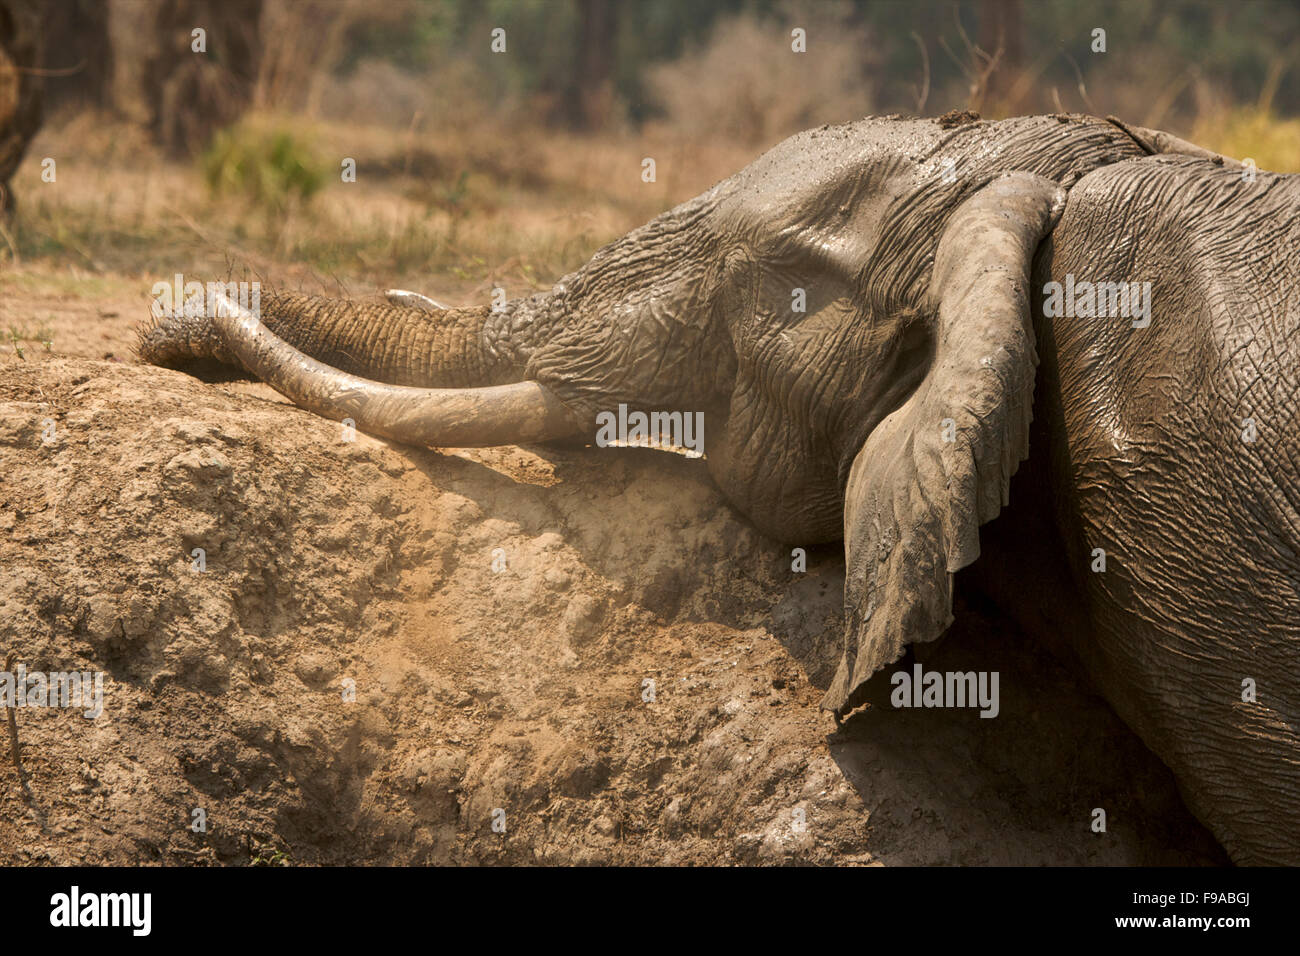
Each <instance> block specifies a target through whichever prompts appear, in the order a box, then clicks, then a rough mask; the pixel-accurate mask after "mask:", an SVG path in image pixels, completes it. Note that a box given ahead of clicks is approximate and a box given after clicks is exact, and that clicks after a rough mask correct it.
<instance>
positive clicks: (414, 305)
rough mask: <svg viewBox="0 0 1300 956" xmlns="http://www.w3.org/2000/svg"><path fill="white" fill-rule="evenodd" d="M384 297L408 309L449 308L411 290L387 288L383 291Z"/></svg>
mask: <svg viewBox="0 0 1300 956" xmlns="http://www.w3.org/2000/svg"><path fill="white" fill-rule="evenodd" d="M384 298H385V299H387V300H388V301H389V302H391V303H392V304H393V305H401V306H405V307H406V308H408V309H419V310H420V311H421V312H445V311H446V310H447V309H448V308H450V306H446V305H443V304H442V303H441V302H436V301H434V300H433V299H430V298H429V297H428V296H427V295H420V293H418V292H411V291H409V290H407V289H389V290H388V291H386V292H385V293H384Z"/></svg>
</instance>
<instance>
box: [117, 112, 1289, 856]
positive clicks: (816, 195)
mask: <svg viewBox="0 0 1300 956" xmlns="http://www.w3.org/2000/svg"><path fill="white" fill-rule="evenodd" d="M1295 183H1296V180H1295V178H1294V177H1274V176H1269V175H1267V174H1259V176H1258V178H1257V180H1256V181H1255V182H1253V183H1249V184H1248V183H1247V180H1246V179H1245V178H1243V177H1242V175H1241V172H1240V169H1239V167H1238V168H1233V164H1231V163H1230V162H1227V161H1225V160H1223V159H1222V158H1220V157H1216V156H1213V155H1212V154H1209V153H1206V152H1205V151H1204V150H1201V149H1200V148H1199V147H1195V146H1192V145H1191V144H1187V143H1185V142H1183V141H1180V140H1177V139H1176V138H1174V137H1170V136H1168V134H1165V133H1161V132H1159V131H1150V130H1141V129H1138V128H1136V127H1133V128H1130V127H1126V126H1124V125H1123V124H1119V123H1113V122H1106V121H1102V120H1098V119H1094V118H1089V117H1075V116H1059V117H1058V116H1049V117H1027V118H1020V119H1013V120H1005V121H1001V122H996V123H984V122H957V123H956V124H955V125H954V124H953V123H936V122H933V121H899V120H890V119H869V120H863V121H861V122H858V123H853V124H848V125H845V126H838V127H824V128H822V129H819V130H812V131H809V132H806V133H803V134H800V135H798V136H795V137H792V138H791V139H789V140H787V141H786V142H784V143H782V144H780V145H779V146H777V147H775V148H774V149H773V150H771V151H770V152H769V153H767V154H766V155H764V156H763V157H761V158H760V159H759V160H757V161H756V162H755V163H753V164H752V165H751V166H749V167H747V168H746V169H744V170H742V171H741V172H739V173H737V174H736V175H735V176H733V177H731V178H729V179H727V180H725V181H723V182H722V183H719V184H718V185H717V186H715V187H714V188H713V189H711V190H709V191H708V192H706V193H704V194H703V195H701V196H699V197H697V198H695V199H693V200H691V201H689V202H687V203H684V204H682V205H681V206H678V207H677V208H675V209H673V210H670V211H669V212H667V213H665V214H663V215H662V216H660V217H658V218H656V219H655V220H653V221H652V222H650V223H648V224H647V225H646V226H643V227H642V228H640V229H638V230H635V231H633V232H632V233H629V234H628V235H627V236H625V237H624V238H622V239H620V240H618V241H617V242H614V243H612V244H610V245H609V246H606V247H605V248H603V249H601V250H600V251H599V252H597V253H596V255H595V256H594V257H593V258H592V260H591V261H590V262H589V263H588V264H587V265H585V266H584V267H583V268H581V269H579V270H578V271H577V272H575V273H573V274H572V275H570V276H567V277H565V278H564V279H562V280H560V282H558V283H557V284H556V286H555V288H554V289H553V290H552V291H551V292H550V293H548V294H545V295H540V296H534V297H532V298H530V299H527V300H521V301H519V302H516V303H512V304H511V305H510V306H509V307H508V308H507V310H505V311H504V312H501V313H492V312H489V311H487V310H478V311H475V310H448V311H445V312H441V313H433V314H430V313H425V312H420V311H418V310H416V309H400V308H392V307H388V306H384V307H368V306H367V307H362V308H357V307H345V306H342V305H339V304H331V303H328V302H327V301H326V300H311V301H309V302H298V301H291V300H289V299H278V298H275V297H272V298H271V299H270V300H269V303H270V305H269V311H270V317H269V318H267V319H266V322H267V326H268V327H269V328H271V329H272V330H273V331H275V332H276V333H277V334H278V335H279V336H281V337H282V338H283V339H284V341H285V342H287V343H288V345H289V346H293V347H296V348H298V349H301V350H302V351H304V352H307V353H308V354H310V355H313V356H315V357H317V358H320V359H322V360H324V361H326V362H329V363H330V364H334V365H337V366H339V367H340V368H342V369H343V370H344V371H346V372H348V373H351V374H355V375H361V376H366V377H370V378H375V379H382V380H386V381H391V382H398V383H401V384H413V385H421V386H426V387H445V386H478V385H485V384H494V383H499V382H502V381H518V380H521V379H526V380H531V381H533V382H536V383H539V384H540V386H542V387H543V388H544V389H546V390H548V394H552V395H554V396H556V397H558V399H559V400H560V401H561V402H562V403H563V406H564V407H565V408H566V409H567V410H568V411H569V412H570V413H572V415H573V417H574V421H575V422H576V423H577V425H578V432H579V434H583V433H585V434H587V435H594V434H595V429H596V426H595V416H596V414H597V413H599V412H601V411H609V410H613V409H614V408H615V407H616V406H617V405H618V404H619V403H624V402H625V403H627V404H628V405H630V406H633V407H636V408H641V409H645V410H670V411H672V410H677V411H695V410H699V411H704V412H705V414H706V429H705V452H706V455H707V457H708V465H709V471H710V474H711V475H712V476H713V478H714V480H715V481H716V482H717V483H718V485H719V487H720V488H721V489H722V490H723V492H724V493H725V494H726V496H727V497H728V499H729V500H730V501H731V502H732V503H733V504H734V505H735V506H736V507H737V509H738V510H740V511H741V512H743V513H744V514H746V515H747V516H749V517H750V518H751V519H752V520H753V521H754V523H755V524H756V525H757V526H758V527H759V528H761V529H762V530H764V531H765V532H767V533H768V534H770V535H772V536H773V537H776V538H778V539H780V540H783V541H789V542H791V543H793V544H798V545H807V544H811V543H814V542H818V541H825V540H831V539H837V538H840V537H843V538H844V540H845V550H846V584H845V596H844V601H845V610H846V618H847V620H846V634H845V644H844V653H843V657H842V659H841V661H840V663H839V670H838V671H837V673H836V676H835V678H834V679H833V680H832V682H831V685H830V687H829V689H828V691H827V695H826V698H825V700H824V706H826V707H828V708H830V709H832V710H834V711H836V712H837V713H839V714H844V713H847V712H848V711H849V710H851V709H852V708H853V707H854V706H855V705H856V704H857V703H859V702H861V701H862V700H863V699H865V695H866V692H867V685H868V682H869V679H870V678H871V676H872V674H873V673H877V672H879V671H880V670H881V669H882V668H884V667H886V666H887V665H889V664H890V663H892V662H894V661H896V660H897V659H898V658H899V656H900V655H901V654H902V653H903V651H904V649H905V647H906V646H907V645H908V644H913V643H917V642H926V641H932V640H934V639H936V638H937V637H939V636H940V635H941V634H942V633H943V632H944V630H945V629H946V627H947V625H948V624H949V622H950V621H951V603H952V575H953V574H954V572H956V571H958V570H961V569H962V568H964V567H966V566H968V565H970V564H971V563H972V562H974V561H976V559H977V558H978V557H979V555H980V532H979V526H980V524H981V523H983V522H987V521H990V520H991V519H992V518H994V517H995V516H996V515H997V514H998V512H999V510H1000V509H1001V508H1002V507H1003V506H1004V505H1006V504H1007V503H1008V500H1009V497H1013V496H1011V492H1010V489H1011V487H1012V485H1013V483H1012V480H1011V476H1012V474H1013V473H1014V472H1015V471H1016V469H1017V466H1018V464H1019V463H1020V462H1021V461H1022V460H1023V459H1024V458H1025V457H1026V455H1027V454H1030V452H1031V444H1032V448H1033V454H1035V455H1038V456H1039V458H1040V459H1046V460H1037V461H1033V462H1032V469H1031V470H1032V471H1033V472H1034V474H1035V475H1036V476H1038V477H1039V478H1041V486H1038V487H1035V486H1033V485H1030V487H1029V490H1028V492H1027V493H1026V494H1025V500H1026V504H1027V505H1029V506H1031V507H1032V509H1033V517H1034V519H1035V520H1034V521H1025V520H1024V518H1025V516H1024V515H1023V514H1021V515H1014V516H1013V517H1014V518H1015V519H1016V520H1017V521H1020V522H1021V523H1020V524H1018V525H1017V524H1015V523H1011V522H1005V521H1004V522H1001V523H1000V524H1002V525H1003V527H1002V528H1000V529H999V530H997V531H994V532H993V533H992V534H987V535H986V537H987V538H988V539H989V540H990V541H993V542H996V543H995V545H994V547H995V553H994V554H991V555H986V556H985V558H986V559H985V560H984V561H982V562H981V564H983V565H984V566H985V570H988V569H1001V570H1003V571H1004V572H1008V573H1010V574H1011V575H1014V577H1011V578H1010V579H1009V580H1010V582H1011V584H1010V586H1008V585H1007V580H1008V578H1007V574H1005V573H1004V574H1003V576H1002V578H1003V586H1002V587H1001V588H1000V589H999V588H998V587H994V588H992V590H993V591H994V592H996V593H1000V594H1002V595H1004V596H1009V603H1010V604H1011V605H1012V606H1013V609H1014V610H1017V611H1018V612H1020V613H1022V616H1023V617H1024V618H1025V619H1027V620H1032V621H1033V622H1034V623H1036V625H1037V626H1038V627H1040V628H1042V629H1043V630H1044V631H1046V632H1051V631H1053V630H1061V631H1063V632H1065V636H1066V638H1067V640H1068V643H1070V644H1072V645H1073V646H1074V648H1075V649H1076V650H1077V651H1078V653H1079V656H1080V657H1081V658H1082V660H1083V661H1084V663H1085V666H1086V667H1087V669H1088V671H1089V672H1090V673H1091V675H1092V677H1093V679H1094V680H1095V682H1096V683H1097V685H1098V687H1099V688H1100V689H1101V691H1102V693H1103V694H1104V695H1105V696H1106V698H1107V699H1108V700H1109V701H1110V702H1111V703H1112V704H1113V705H1114V706H1115V707H1116V709H1117V710H1118V711H1119V712H1120V713H1121V714H1122V715H1123V716H1124V717H1125V718H1126V719H1128V720H1129V721H1130V722H1131V723H1132V724H1133V726H1134V727H1135V729H1137V731H1138V732H1139V733H1140V734H1141V735H1142V736H1143V739H1144V740H1145V741H1146V742H1147V743H1148V745H1149V746H1151V747H1152V749H1153V750H1154V751H1155V752H1156V753H1157V754H1159V755H1160V756H1161V757H1162V758H1163V759H1164V760H1165V761H1166V762H1168V763H1169V764H1170V766H1171V767H1172V768H1173V769H1174V770H1175V772H1176V773H1177V774H1178V777H1179V782H1180V785H1181V787H1182V788H1183V790H1184V792H1185V793H1186V795H1187V798H1188V802H1189V805H1190V806H1192V808H1193V809H1194V810H1195V812H1196V813H1197V814H1198V815H1199V816H1200V817H1201V819H1202V820H1203V821H1204V822H1205V823H1206V824H1207V825H1208V826H1209V827H1210V828H1211V829H1212V830H1213V832H1214V833H1215V834H1216V836H1217V837H1218V838H1219V839H1220V840H1222V841H1223V843H1224V845H1225V846H1226V847H1227V849H1228V850H1229V852H1230V853H1231V854H1232V855H1233V858H1234V859H1235V860H1238V861H1239V862H1290V863H1300V778H1298V773H1297V770H1298V766H1300V764H1298V762H1300V740H1297V735H1296V729H1295V721H1296V709H1295V708H1296V704H1295V702H1296V700H1297V691H1300V635H1298V634H1297V631H1296V626H1297V625H1296V622H1297V621H1298V620H1300V594H1297V589H1298V588H1300V584H1298V583H1297V582H1298V581H1300V573H1298V571H1297V565H1296V560H1297V559H1296V555H1297V554H1300V521H1297V511H1296V502H1297V498H1296V493H1295V490H1294V489H1295V488H1296V487H1297V476H1298V475H1300V461H1298V460H1297V454H1296V447H1297V446H1296V442H1295V440H1294V439H1290V440H1288V438H1287V435H1288V434H1289V432H1290V430H1291V429H1292V428H1293V425H1294V417H1295V415H1294V413H1295V405H1296V402H1297V401H1300V386H1298V385H1297V376H1298V374H1300V373H1297V371H1296V366H1297V361H1296V348H1297V342H1296V337H1295V335H1294V331H1295V325H1296V321H1297V308H1296V290H1297V289H1298V288H1300V286H1298V285H1297V281H1296V280H1297V278H1298V277H1297V276H1296V274H1295V271H1296V264H1295V263H1296V261H1297V253H1298V252H1300V235H1297V232H1296V226H1295V224H1294V222H1295V216H1294V212H1295V210H1296V208H1297V204H1298V201H1300V197H1298V196H1297V187H1296V185H1295ZM1252 190H1253V191H1252ZM1045 237H1046V238H1045ZM1040 242H1041V245H1040ZM1067 274H1073V275H1074V276H1076V277H1077V278H1079V279H1083V280H1088V281H1110V282H1117V281H1136V282H1147V281H1149V282H1151V283H1152V315H1151V322H1150V325H1149V326H1147V327H1146V328H1143V329H1134V328H1132V326H1131V324H1130V323H1129V321H1128V320H1127V319H1117V318H1111V319H1079V320H1066V319H1055V320H1046V319H1044V318H1043V315H1042V292H1041V290H1042V288H1043V285H1044V284H1045V283H1046V282H1047V281H1049V280H1055V281H1058V282H1062V283H1063V282H1064V281H1065V278H1066V275H1067ZM799 295H802V296H804V297H805V300H806V305H805V309H804V310H803V311H799V310H798V309H797V308H795V306H794V303H795V302H796V301H798V296H799ZM349 308H351V309H352V311H350V312H349V311H347V309H349ZM263 311H264V315H265V314H266V312H267V300H265V299H264V309H263ZM196 321H197V322H198V325H194V324H193V323H191V324H189V325H188V326H185V327H184V328H182V326H183V325H184V322H183V321H182V320H168V321H167V322H164V323H163V324H162V325H161V326H159V327H158V328H156V329H154V330H153V331H152V332H150V333H148V334H149V336H150V338H149V340H148V341H147V342H146V349H145V350H144V352H143V354H145V355H146V357H150V358H153V359H154V360H162V361H167V362H170V361H172V360H174V358H175V357H176V356H178V355H179V356H194V355H202V354H214V352H215V350H216V349H218V348H220V347H221V346H220V343H221V342H222V341H223V340H222V339H214V338H213V337H212V334H211V330H210V329H207V328H204V327H203V325H202V321H201V320H196ZM214 343H216V344H215V345H214ZM431 352H433V353H437V354H435V355H431V354H430V353H431ZM286 354H287V356H288V357H287V360H283V361H281V362H280V367H291V365H292V355H291V354H289V353H286ZM1040 355H1041V356H1043V358H1044V363H1045V364H1044V371H1043V373H1042V375H1041V376H1036V367H1037V363H1038V361H1039V356H1040ZM313 374H315V375H319V374H320V373H319V372H316V373H313ZM325 374H328V370H327V372H326V373H325ZM1036 380H1037V381H1038V389H1037V402H1038V405H1037V409H1038V411H1037V416H1038V421H1037V422H1036V424H1035V425H1034V427H1033V429H1032V434H1034V435H1036V436H1037V438H1036V439H1032V440H1031V438H1030V435H1031V429H1030V426H1029V416H1030V412H1031V409H1032V408H1033V407H1034V401H1035V381H1036ZM325 385H326V386H327V387H322V388H311V389H308V390H307V391H308V392H310V393H311V394H317V395H320V394H330V393H331V389H330V388H329V387H328V383H325ZM326 411H327V412H328V411H329V410H328V409H327V410H326ZM335 411H337V409H336V410H335ZM1247 417H1250V418H1253V419H1254V420H1255V421H1256V428H1257V432H1258V437H1257V439H1256V440H1255V441H1254V442H1251V443H1246V442H1243V441H1242V440H1241V432H1242V430H1243V428H1244V427H1245V425H1244V423H1243V419H1245V418H1247ZM945 432H947V433H950V435H949V437H941V435H943V434H945ZM414 433H415V432H414V431H413V434H414ZM1024 485H1025V482H1023V481H1022V482H1021V486H1022V487H1023V486H1024ZM1012 504H1013V509H1012V510H1013V512H1015V511H1016V508H1015V505H1014V500H1013V501H1012ZM1017 527H1018V528H1020V529H1022V532H1023V530H1024V529H1031V532H1030V533H1022V534H1020V535H1019V537H1017V535H1016V533H1014V531H1012V530H1009V529H1014V528H1017ZM1049 541H1050V542H1051V544H1050V546H1048V544H1047V542H1049ZM1095 547H1102V548H1105V550H1106V552H1107V555H1108V562H1107V570H1106V571H1105V572H1104V573H1100V574H1094V573H1093V572H1092V571H1091V567H1090V565H1091V561H1092V549H1093V548H1095ZM999 552H1000V553H999ZM1018 561H1019V563H1017V562H1018ZM1035 562H1036V563H1035ZM1057 567H1059V568H1060V573H1059V575H1058V574H1055V573H1054V571H1053V569H1055V568H1057ZM994 576H995V577H996V575H994ZM1025 581H1032V582H1034V585H1033V587H1032V588H1028V589H1027V588H1026V587H1025V586H1024V585H1023V584H1022V583H1021V582H1025ZM1026 590H1031V591H1033V592H1034V593H1032V594H1025V591H1026ZM1049 595H1050V596H1052V597H1057V598H1061V599H1063V600H1061V601H1059V602H1058V603H1057V604H1056V605H1055V606H1052V607H1049V608H1047V610H1044V609H1043V607H1041V606H1039V607H1035V605H1042V599H1043V598H1045V597H1047V596H1049ZM1036 598H1037V599H1039V600H1035V599H1036ZM1058 619H1060V621H1061V623H1060V625H1059V626H1058V624H1057V620H1058ZM1246 678H1250V679H1252V680H1254V681H1255V683H1256V685H1257V687H1258V693H1259V701H1258V702H1256V703H1250V704H1245V703H1241V693H1242V681H1243V680H1244V679H1246Z"/></svg>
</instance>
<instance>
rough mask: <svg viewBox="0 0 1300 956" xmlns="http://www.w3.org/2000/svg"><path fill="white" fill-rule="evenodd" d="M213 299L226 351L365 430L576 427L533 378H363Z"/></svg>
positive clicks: (439, 439) (449, 440) (547, 431)
mask: <svg viewBox="0 0 1300 956" xmlns="http://www.w3.org/2000/svg"><path fill="white" fill-rule="evenodd" d="M214 298H215V302H214V303H213V305H214V309H213V313H214V314H213V315H212V317H211V318H210V319H209V322H210V324H211V327H212V329H213V331H214V334H215V335H216V336H217V337H218V339H219V343H218V345H219V348H220V349H221V350H222V352H223V354H225V355H227V356H229V357H231V358H233V359H235V360H236V361H237V362H238V363H239V364H241V365H243V366H244V367H245V368H246V369H248V370H249V371H250V372H252V373H253V374H255V375H257V376H258V377H259V378H260V379H262V380H263V381H264V382H266V383H267V384H268V385H270V386H272V387H273V388H275V389H276V390H277V391H279V392H280V393H282V394H283V395H285V396H286V397H288V398H289V399H290V400H292V401H293V402H294V404H296V405H298V406H300V407H302V408H305V409H308V410H309V411H313V412H316V413H317V414H318V415H322V416H324V417H326V418H333V419H336V420H348V419H350V420H351V422H352V424H354V425H355V426H356V427H357V428H358V429H360V430H362V431H365V432H368V433H370V434H374V435H383V436H384V437H386V438H392V439H394V440H395V441H399V442H403V443H407V444H418V445H428V446H433V447H446V446H454V447H481V446H489V445H508V444H517V443H523V442H536V441H546V440H549V439H553V438H564V437H568V436H570V435H573V434H575V433H576V432H577V431H578V427H579V422H578V419H577V417H576V416H575V415H574V414H573V413H572V412H571V411H570V410H569V409H568V408H567V407H566V406H565V405H564V403H563V402H561V401H560V399H559V398H558V397H556V395H555V394H554V393H553V392H552V391H551V390H550V389H548V388H547V387H546V386H544V385H541V384H539V383H537V382H526V381H525V382H514V383H513V384H506V385H500V384H499V385H492V386H487V387H476V388H423V387H413V386H410V385H399V384H390V383H386V382H377V381H373V380H371V379H367V378H361V377H358V376H357V375H353V374H349V373H348V372H345V371H341V370H340V369H339V368H337V367H333V366H331V365H327V364H325V363H323V362H320V361H317V360H316V359H314V358H312V357H311V356H308V355H305V354H303V353H302V352H301V351H299V350H298V349H296V348H294V347H293V346H292V345H290V344H289V343H288V342H286V341H285V340H284V339H282V338H280V337H279V336H278V335H276V334H275V333H274V332H272V331H271V330H270V329H269V328H268V326H267V325H266V323H265V322H263V321H262V320H261V319H259V317H258V316H256V315H254V314H253V313H252V312H250V311H248V310H247V309H245V308H243V307H241V306H240V305H238V304H236V303H234V302H232V301H231V300H230V299H228V298H226V297H225V296H224V295H217V296H215V297H214ZM457 371H458V373H459V372H460V371H461V370H460V369H458V370H457Z"/></svg>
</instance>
